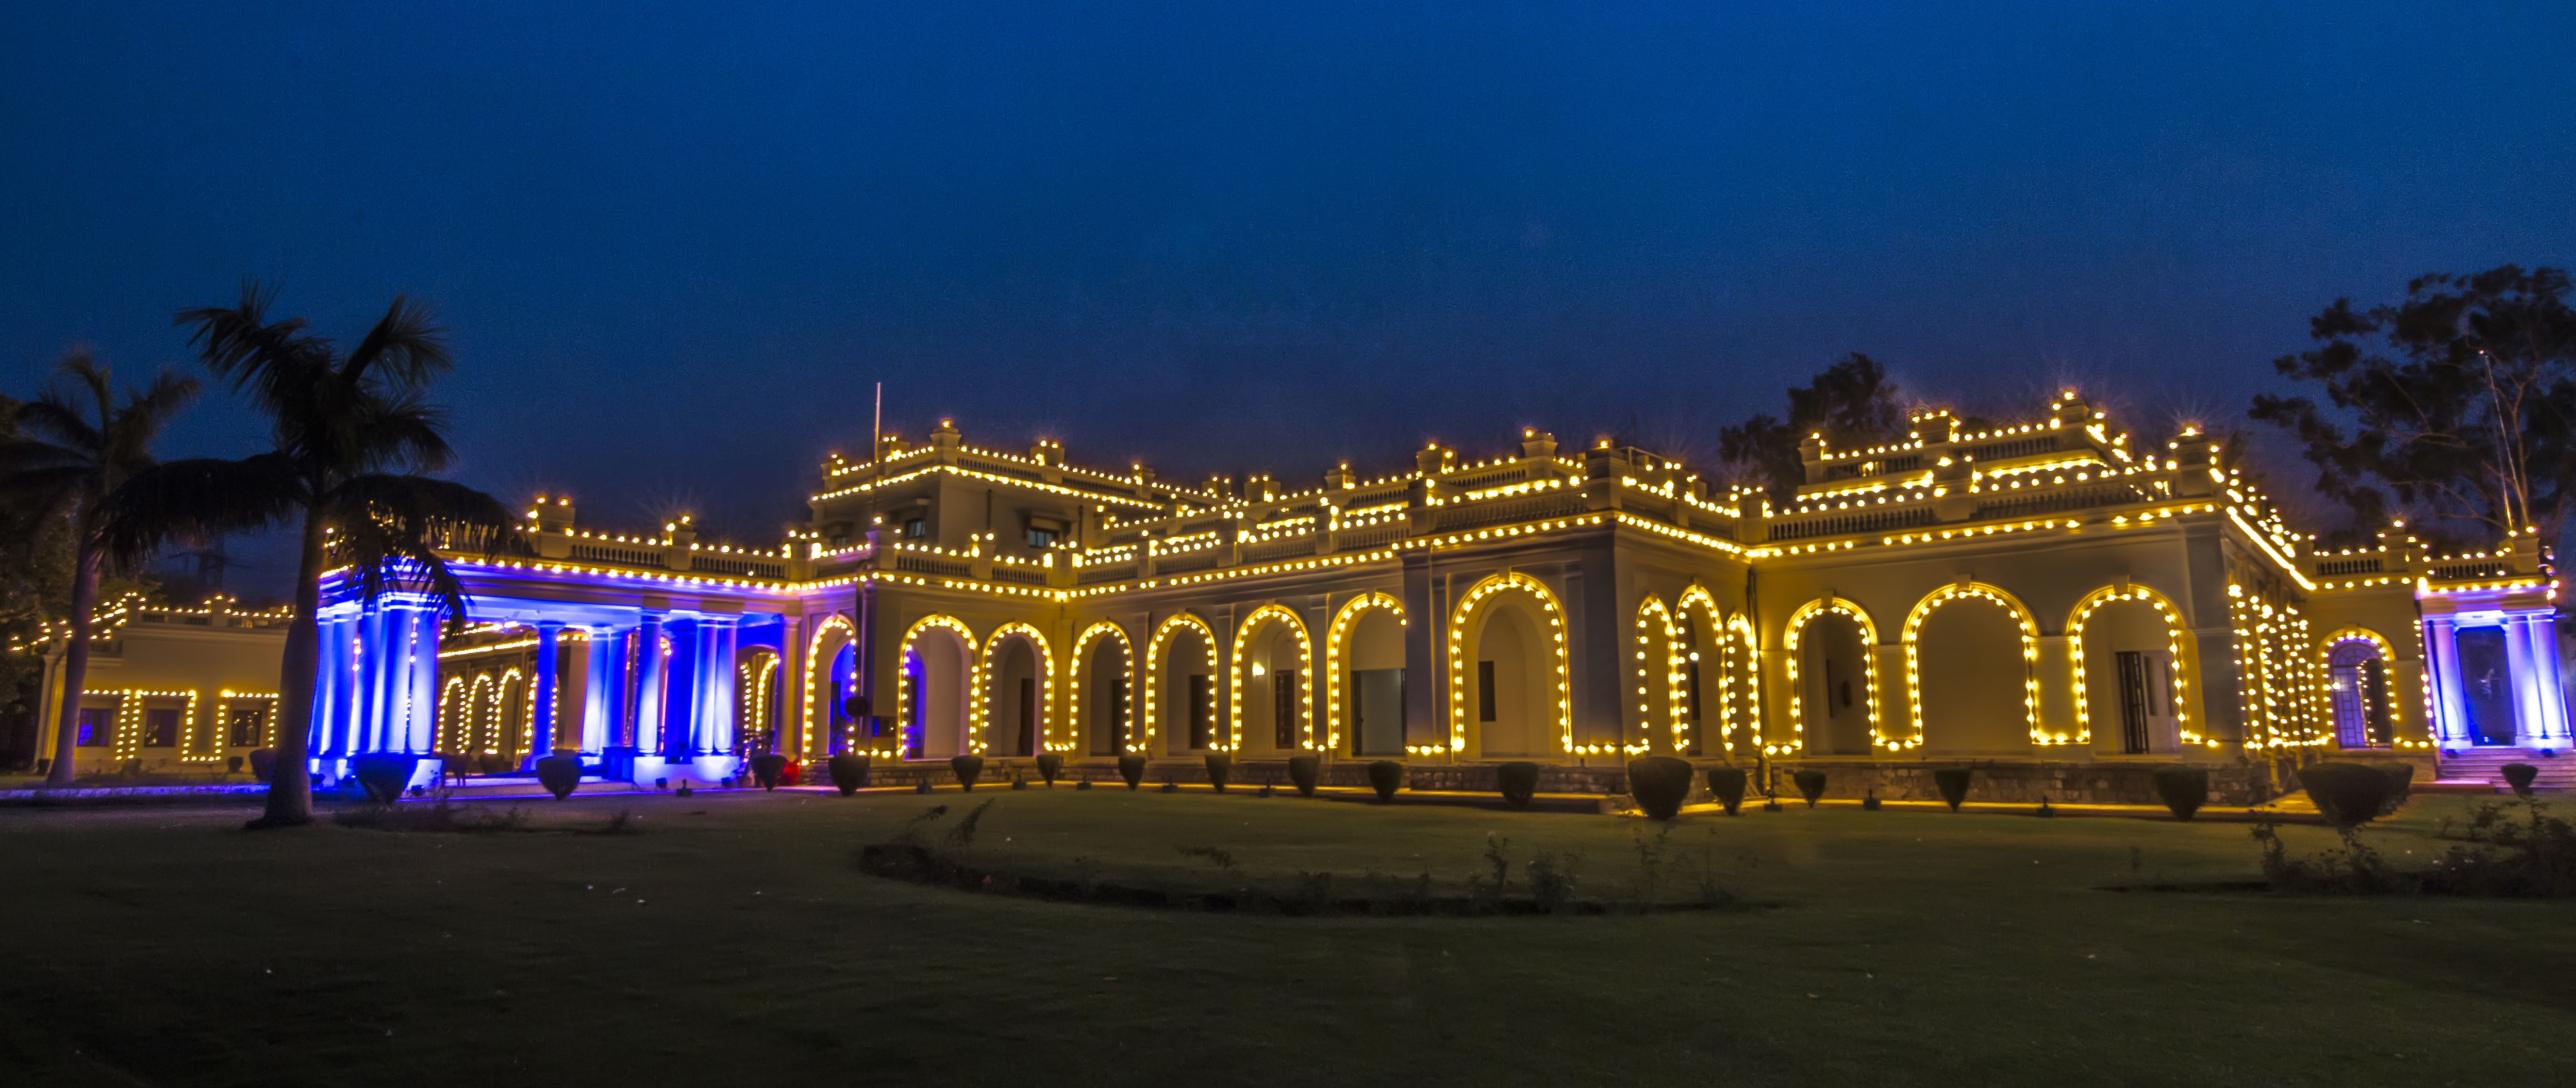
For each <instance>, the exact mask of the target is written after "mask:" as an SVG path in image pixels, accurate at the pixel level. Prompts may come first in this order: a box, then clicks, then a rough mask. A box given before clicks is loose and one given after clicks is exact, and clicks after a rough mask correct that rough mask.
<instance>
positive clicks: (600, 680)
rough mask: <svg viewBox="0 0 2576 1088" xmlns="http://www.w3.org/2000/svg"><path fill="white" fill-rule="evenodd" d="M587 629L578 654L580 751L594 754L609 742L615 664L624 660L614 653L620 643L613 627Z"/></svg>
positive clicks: (614, 708) (613, 717) (613, 713)
mask: <svg viewBox="0 0 2576 1088" xmlns="http://www.w3.org/2000/svg"><path fill="white" fill-rule="evenodd" d="M589 631H590V641H589V642H588V643H587V644H586V645H587V647H588V649H587V652H586V653H584V655H583V656H582V664H583V677H582V687H581V750H582V751H583V752H586V753H590V754H593V755H596V754H598V753H599V752H600V751H602V750H604V749H606V748H607V747H608V746H609V744H610V743H612V736H613V734H614V732H615V730H614V729H613V728H612V726H613V725H614V723H615V721H616V714H617V699H616V691H617V687H618V683H617V680H618V676H617V673H618V668H617V666H618V665H620V664H622V663H623V662H624V659H625V655H624V654H621V653H619V652H618V650H619V649H620V648H621V642H620V640H619V638H618V636H617V629H616V628H614V627H610V626H607V625H605V624H602V625H600V626H596V627H592V628H590V629H589Z"/></svg>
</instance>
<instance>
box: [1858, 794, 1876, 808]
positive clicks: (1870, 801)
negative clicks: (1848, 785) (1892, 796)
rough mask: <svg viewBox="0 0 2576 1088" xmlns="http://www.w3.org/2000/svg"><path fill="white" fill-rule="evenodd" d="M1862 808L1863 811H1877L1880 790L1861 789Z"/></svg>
mask: <svg viewBox="0 0 2576 1088" xmlns="http://www.w3.org/2000/svg"><path fill="white" fill-rule="evenodd" d="M1860 810H1861V811H1863V812H1876V811H1878V791H1877V790H1874V789H1872V790H1862V791H1861V795H1860Z"/></svg>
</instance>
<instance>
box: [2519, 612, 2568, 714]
mask: <svg viewBox="0 0 2576 1088" xmlns="http://www.w3.org/2000/svg"><path fill="white" fill-rule="evenodd" d="M2524 620H2525V622H2526V623H2527V624H2528V628H2527V629H2528V631H2529V637H2530V639H2531V686H2532V688H2533V691H2534V694H2535V695H2536V696H2537V697H2538V702H2539V709H2540V721H2541V731H2540V735H2541V736H2542V737H2543V738H2545V739H2546V740H2548V741H2549V746H2550V747H2553V748H2556V747H2563V746H2565V745H2566V744H2568V743H2569V741H2570V739H2571V731H2570V729H2569V727H2568V722H2567V691H2566V689H2565V688H2564V687H2561V686H2560V685H2561V684H2562V683H2564V682H2565V678H2564V676H2563V670H2562V669H2561V668H2560V666H2559V662H2558V617H2557V616H2556V615H2554V614H2552V613H2548V612H2534V613H2530V614H2528V615H2526V616H2525V617H2524Z"/></svg>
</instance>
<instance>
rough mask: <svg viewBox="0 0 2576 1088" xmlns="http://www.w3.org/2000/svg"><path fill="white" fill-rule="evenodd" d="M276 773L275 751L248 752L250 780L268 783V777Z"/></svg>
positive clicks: (269, 749)
mask: <svg viewBox="0 0 2576 1088" xmlns="http://www.w3.org/2000/svg"><path fill="white" fill-rule="evenodd" d="M276 772H277V749H275V748H253V749H251V750H250V776H251V777H252V778H255V779H258V780H260V781H262V782H266V781H268V776H269V775H271V774H274V773H276Z"/></svg>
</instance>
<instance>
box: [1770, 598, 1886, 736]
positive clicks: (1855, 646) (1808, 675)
mask: <svg viewBox="0 0 2576 1088" xmlns="http://www.w3.org/2000/svg"><path fill="white" fill-rule="evenodd" d="M1876 641H1877V635H1876V632H1875V626H1874V625H1872V624H1871V623H1870V622H1869V618H1868V617H1867V616H1866V615H1864V614H1863V613H1862V612H1861V611H1860V609H1859V608H1858V607H1857V606H1855V605H1852V604H1851V603H1849V602H1847V601H1839V600H1837V601H1831V602H1823V601H1819V602H1813V603H1810V604H1808V605H1806V606H1804V607H1802V608H1800V609H1799V610H1798V612H1797V614H1795V615H1793V616H1791V617H1790V619H1789V631H1788V636H1787V649H1788V654H1789V669H1790V673H1789V692H1790V694H1789V699H1790V706H1789V719H1790V720H1791V721H1793V722H1796V723H1797V724H1798V728H1799V736H1800V739H1799V741H1798V745H1797V747H1796V748H1792V749H1790V750H1792V751H1796V750H1798V749H1800V748H1802V749H1803V750H1804V751H1805V753H1806V754H1807V755H1816V756H1831V755H1852V756H1865V755H1872V754H1875V752H1876V748H1875V745H1876V742H1877V738H1878V717H1879V705H1878V669H1877V666H1876V664H1875V662H1873V661H1872V660H1871V658H1870V646H1871V644H1872V643H1875V642H1876Z"/></svg>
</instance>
